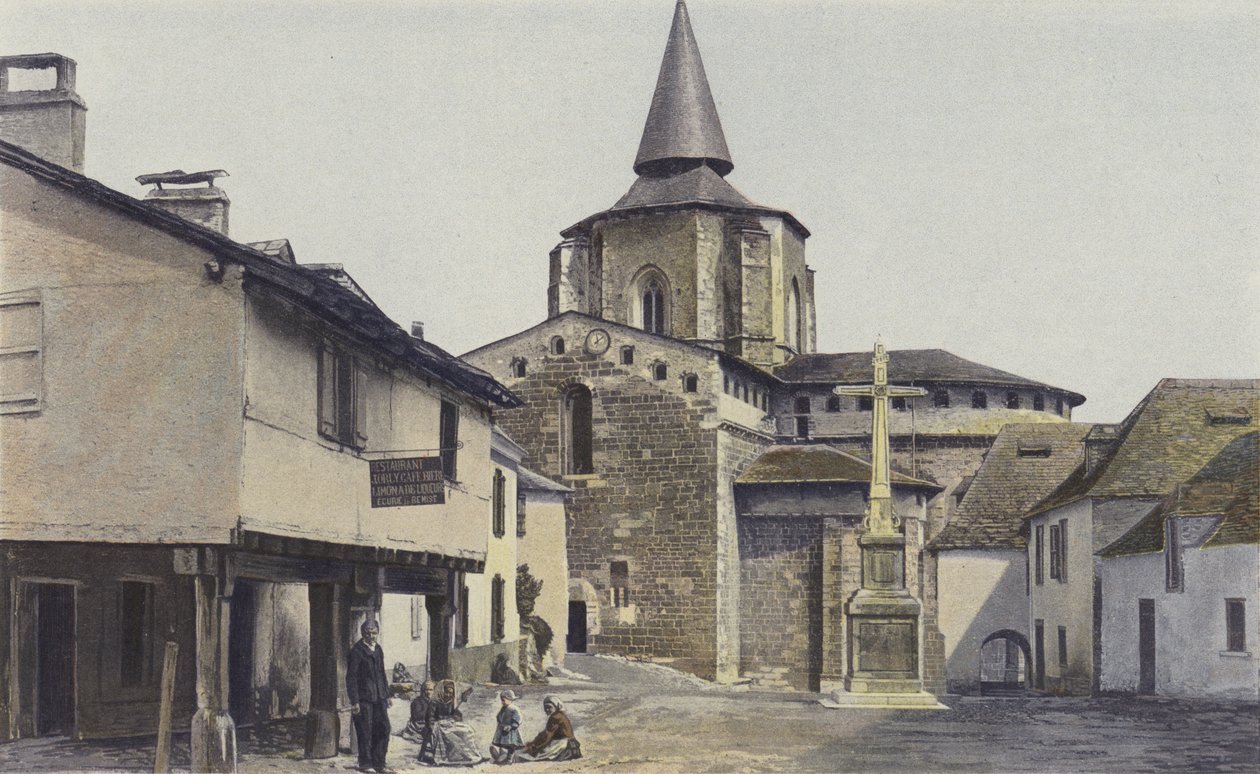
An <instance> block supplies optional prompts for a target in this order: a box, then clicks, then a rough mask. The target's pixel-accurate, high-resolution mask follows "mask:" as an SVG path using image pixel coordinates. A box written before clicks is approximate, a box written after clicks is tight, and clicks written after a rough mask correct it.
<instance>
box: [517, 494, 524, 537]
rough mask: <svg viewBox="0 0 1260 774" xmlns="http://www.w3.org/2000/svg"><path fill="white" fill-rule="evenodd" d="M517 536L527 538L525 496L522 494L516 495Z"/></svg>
mask: <svg viewBox="0 0 1260 774" xmlns="http://www.w3.org/2000/svg"><path fill="white" fill-rule="evenodd" d="M516 536H517V537H525V495H524V493H521V492H518V493H517V495H516Z"/></svg>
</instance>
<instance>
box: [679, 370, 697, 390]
mask: <svg viewBox="0 0 1260 774" xmlns="http://www.w3.org/2000/svg"><path fill="white" fill-rule="evenodd" d="M699 387H700V380H699V379H697V378H696V375H695V374H683V392H695V391H696V390H697V389H699Z"/></svg>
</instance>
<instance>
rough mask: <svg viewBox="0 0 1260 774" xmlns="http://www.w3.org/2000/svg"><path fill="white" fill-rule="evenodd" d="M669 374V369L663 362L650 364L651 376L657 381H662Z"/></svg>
mask: <svg viewBox="0 0 1260 774" xmlns="http://www.w3.org/2000/svg"><path fill="white" fill-rule="evenodd" d="M668 376H669V369H668V368H666V367H665V364H664V363H656V364H655V365H653V366H652V378H653V379H655V380H656V381H658V382H663V381H665V379H666V378H667V377H668Z"/></svg>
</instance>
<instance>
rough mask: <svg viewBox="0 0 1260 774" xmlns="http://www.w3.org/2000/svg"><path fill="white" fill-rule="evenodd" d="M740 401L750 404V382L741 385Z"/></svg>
mask: <svg viewBox="0 0 1260 774" xmlns="http://www.w3.org/2000/svg"><path fill="white" fill-rule="evenodd" d="M739 399H740V400H742V401H744V402H745V403H747V402H748V382H740V383H739Z"/></svg>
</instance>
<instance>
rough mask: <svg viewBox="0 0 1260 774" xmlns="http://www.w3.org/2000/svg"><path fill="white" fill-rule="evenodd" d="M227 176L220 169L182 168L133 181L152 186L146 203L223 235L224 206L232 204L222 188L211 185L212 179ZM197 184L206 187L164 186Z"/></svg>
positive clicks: (224, 230) (224, 233)
mask: <svg viewBox="0 0 1260 774" xmlns="http://www.w3.org/2000/svg"><path fill="white" fill-rule="evenodd" d="M227 176H228V173H227V172H224V171H223V170H221V169H210V170H206V171H205V172H185V171H184V170H182V169H175V170H171V171H170V172H155V173H153V174H150V175H141V176H140V177H137V178H136V182H137V183H139V184H140V185H153V186H154V188H153V190H151V191H149V193H148V194H147V195H146V196H145V197H144V200H145V201H146V202H148V203H149V204H152V205H154V206H157V207H161V208H162V209H164V210H166V211H167V212H169V213H171V214H172V215H178V216H179V217H181V218H183V219H184V220H191V221H192V222H193V223H196V224H197V225H199V226H205V227H206V228H208V229H211V230H213V231H218V232H219V233H220V234H223V235H224V236H226V235H227V233H228V205H230V204H231V203H232V202H231V201H229V200H228V197H227V194H226V193H224V191H223V189H222V188H219V187H218V186H216V185H215V184H214V180H215V178H219V177H227ZM198 183H205V184H206V187H205V188H167V187H166V186H168V185H175V186H195V185H197V184H198Z"/></svg>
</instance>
